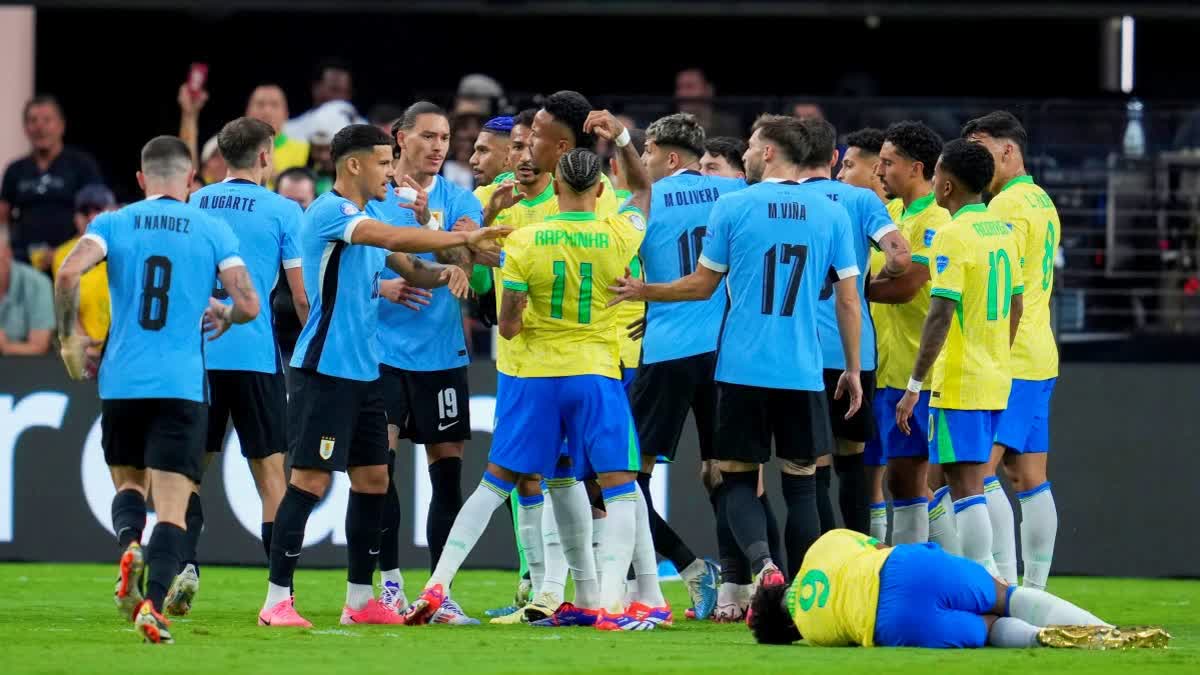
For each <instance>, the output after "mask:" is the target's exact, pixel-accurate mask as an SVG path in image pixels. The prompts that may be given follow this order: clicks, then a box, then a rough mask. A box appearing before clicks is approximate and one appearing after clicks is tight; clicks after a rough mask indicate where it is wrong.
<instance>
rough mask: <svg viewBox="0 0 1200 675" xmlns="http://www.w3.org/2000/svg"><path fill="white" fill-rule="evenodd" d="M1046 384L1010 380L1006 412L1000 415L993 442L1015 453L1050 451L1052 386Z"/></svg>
mask: <svg viewBox="0 0 1200 675" xmlns="http://www.w3.org/2000/svg"><path fill="white" fill-rule="evenodd" d="M1055 382H1058V378H1051V379H1049V380H1013V381H1012V391H1011V392H1010V393H1009V395H1008V409H1007V410H1004V411H1003V412H1001V413H1000V421H999V423H997V425H996V442H997V443H999V444H1000V445H1003V446H1004V447H1006V448H1008V449H1009V450H1011V451H1013V452H1017V453H1026V452H1048V451H1049V450H1050V396H1051V395H1052V394H1053V393H1054V383H1055Z"/></svg>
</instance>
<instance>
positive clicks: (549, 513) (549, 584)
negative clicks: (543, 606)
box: [533, 499, 567, 602]
mask: <svg viewBox="0 0 1200 675" xmlns="http://www.w3.org/2000/svg"><path fill="white" fill-rule="evenodd" d="M542 544H543V546H544V547H545V551H544V559H545V566H546V569H545V576H544V577H543V579H542V587H541V588H537V587H535V588H534V589H533V593H534V597H537V596H538V594H540V593H550V594H552V595H554V597H556V598H558V600H559V602H562V599H563V595H564V594H566V592H567V559H566V558H565V557H563V547H562V541H561V540H560V539H559V537H558V522H557V521H556V520H555V519H554V500H553V499H547V500H546V503H545V505H544V506H542Z"/></svg>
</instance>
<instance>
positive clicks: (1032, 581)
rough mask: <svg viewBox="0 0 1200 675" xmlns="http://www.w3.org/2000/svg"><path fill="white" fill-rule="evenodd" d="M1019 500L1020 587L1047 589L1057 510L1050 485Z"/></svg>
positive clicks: (1023, 495)
mask: <svg viewBox="0 0 1200 675" xmlns="http://www.w3.org/2000/svg"><path fill="white" fill-rule="evenodd" d="M1017 498H1018V499H1020V500H1021V558H1022V559H1023V560H1024V561H1025V579H1024V581H1023V583H1022V585H1023V586H1028V587H1029V588H1038V589H1044V588H1046V582H1047V581H1048V580H1049V578H1050V563H1051V562H1052V561H1053V560H1054V537H1055V536H1056V535H1057V534H1058V510H1057V509H1055V508H1054V494H1053V493H1051V492H1050V483H1049V482H1046V483H1042V484H1041V485H1039V486H1037V487H1035V488H1033V489H1032V490H1029V491H1028V492H1022V493H1019V494H1018V495H1017Z"/></svg>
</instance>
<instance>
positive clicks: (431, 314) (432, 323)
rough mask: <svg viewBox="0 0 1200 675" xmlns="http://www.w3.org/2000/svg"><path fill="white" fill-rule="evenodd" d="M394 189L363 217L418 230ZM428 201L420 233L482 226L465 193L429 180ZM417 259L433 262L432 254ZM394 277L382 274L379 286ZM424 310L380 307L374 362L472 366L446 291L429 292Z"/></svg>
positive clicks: (406, 366)
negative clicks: (462, 221)
mask: <svg viewBox="0 0 1200 675" xmlns="http://www.w3.org/2000/svg"><path fill="white" fill-rule="evenodd" d="M398 192H399V188H398V187H396V186H393V189H392V191H391V193H389V194H388V197H387V199H385V200H384V201H382V202H371V203H370V204H368V205H367V214H368V215H370V216H371V217H372V218H375V219H377V220H382V221H383V222H385V223H389V224H391V225H398V226H400V227H422V225H421V224H419V223H418V222H417V216H416V214H415V213H413V211H412V210H411V209H405V208H402V207H400V202H401V201H404V202H407V201H409V200H408V199H402V198H401V197H400V196H399V195H398V194H397V193H398ZM426 193H427V194H428V195H429V212H430V213H431V214H433V219H432V220H430V221H429V224H428V225H427V226H425V227H429V228H430V229H441V230H452V229H454V223H455V222H456V221H458V219H459V218H461V217H463V216H467V217H468V218H470V219H471V220H474V221H475V222H476V223H482V222H483V207H482V206H480V204H479V200H478V199H476V198H475V195H473V194H471V193H470V192H469V191H467V190H464V189H462V188H461V187H459V186H458V185H456V184H454V183H453V182H451V181H448V180H446V179H445V178H443V177H441V176H434V177H433V184H432V185H431V186H430V188H429V189H428V190H426ZM417 255H418V257H420V258H423V259H425V260H430V261H436V260H437V258H436V257H434V255H433V254H432V253H419V254H417ZM398 276H399V275H398V274H396V273H395V272H393V271H392V270H390V269H388V268H386V267H385V268H384V270H383V273H382V275H381V276H380V280H386V279H395V278H397V277H398ZM432 292H433V297H432V298H430V299H429V305H428V306H427V307H422V308H421V310H420V311H413V310H411V309H408V308H407V307H404V306H403V305H397V304H395V303H393V302H387V301H383V302H380V303H379V330H378V332H377V333H376V340H377V345H378V346H377V348H378V349H379V361H380V363H384V364H386V365H389V366H391V367H393V368H401V369H403V370H450V369H451V368H459V367H461V366H465V365H467V364H468V363H470V362H471V357H470V356H468V355H467V341H466V338H465V337H463V321H462V308H461V305H459V303H458V298H455V297H454V295H453V294H452V293H451V292H450V289H449V288H446V287H445V286H442V287H441V288H435V289H433V291H432Z"/></svg>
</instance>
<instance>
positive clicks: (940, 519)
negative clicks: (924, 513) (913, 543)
mask: <svg viewBox="0 0 1200 675" xmlns="http://www.w3.org/2000/svg"><path fill="white" fill-rule="evenodd" d="M928 508H929V541H932V542H933V543H935V544H937V545H938V546H941V547H942V550H943V551H945V552H946V553H949V554H950V555H962V544H961V543H959V540H958V528H957V527H956V523H955V518H954V501H953V500H952V499H951V498H950V488H948V487H941V488H938V491H937V492H935V493H933V501H931V502H929V507H928Z"/></svg>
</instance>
